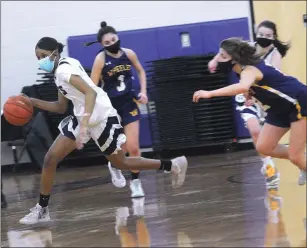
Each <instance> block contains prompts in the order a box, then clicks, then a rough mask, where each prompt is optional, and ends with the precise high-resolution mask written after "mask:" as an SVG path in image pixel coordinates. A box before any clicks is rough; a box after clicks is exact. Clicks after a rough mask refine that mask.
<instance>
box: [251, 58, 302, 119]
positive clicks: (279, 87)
mask: <svg viewBox="0 0 307 248" xmlns="http://www.w3.org/2000/svg"><path fill="white" fill-rule="evenodd" d="M254 67H256V68H257V69H258V70H260V71H261V72H262V74H263V79H262V80H260V81H257V82H255V83H254V84H253V85H252V87H251V88H250V91H251V94H252V95H253V96H254V97H255V98H256V99H257V100H259V101H260V102H261V103H262V104H263V105H264V108H265V110H267V109H270V111H272V112H274V113H289V112H291V111H292V110H293V108H294V107H295V108H296V109H297V110H298V112H300V109H301V107H303V106H300V104H302V103H303V105H305V99H307V86H306V85H304V84H302V83H301V82H299V81H298V80H297V79H296V78H294V77H291V76H287V75H285V74H283V73H282V72H281V71H279V70H278V69H276V68H274V67H273V66H271V65H269V64H266V63H265V62H264V61H261V62H260V63H258V64H256V65H254ZM304 107H305V106H304Z"/></svg>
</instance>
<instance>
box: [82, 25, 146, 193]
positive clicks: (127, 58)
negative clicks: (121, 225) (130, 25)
mask: <svg viewBox="0 0 307 248" xmlns="http://www.w3.org/2000/svg"><path fill="white" fill-rule="evenodd" d="M100 26H101V28H100V29H99V31H98V33H97V41H96V42H90V43H88V45H91V44H94V43H100V44H101V45H102V46H103V48H104V49H103V50H102V51H100V52H99V53H98V55H97V56H96V58H95V61H94V64H93V68H92V72H91V79H92V80H93V82H94V83H95V84H96V85H98V84H99V81H100V80H101V81H102V84H103V89H104V91H105V92H107V94H108V96H109V98H110V100H111V103H112V105H113V107H114V108H115V109H116V110H117V112H118V114H119V116H120V117H121V124H122V126H123V127H124V132H125V135H126V137H127V142H126V144H125V146H124V147H123V149H124V151H125V152H128V153H129V156H131V157H139V156H141V152H140V144H139V129H140V121H139V120H140V117H141V116H140V110H139V108H138V103H141V104H147V101H148V99H147V90H146V74H145V71H144V69H143V67H142V65H141V64H140V62H139V60H138V58H137V55H136V53H135V52H134V51H133V50H131V49H128V48H123V47H121V44H120V39H119V37H118V35H117V32H116V30H115V29H114V28H113V27H111V26H107V23H106V22H101V24H100ZM132 67H134V68H135V69H136V71H137V74H138V77H139V81H140V88H141V90H140V93H139V94H136V93H135V91H134V89H133V81H134V78H133V76H132ZM108 167H109V170H110V173H111V175H112V182H113V184H114V185H115V186H116V187H119V188H121V187H125V185H126V180H125V177H124V176H123V175H122V173H121V171H120V170H117V169H116V168H114V167H113V166H112V164H111V163H109V164H108ZM131 179H132V180H131V182H130V189H131V197H143V196H144V195H145V194H144V191H143V188H142V184H141V181H140V179H139V171H131Z"/></svg>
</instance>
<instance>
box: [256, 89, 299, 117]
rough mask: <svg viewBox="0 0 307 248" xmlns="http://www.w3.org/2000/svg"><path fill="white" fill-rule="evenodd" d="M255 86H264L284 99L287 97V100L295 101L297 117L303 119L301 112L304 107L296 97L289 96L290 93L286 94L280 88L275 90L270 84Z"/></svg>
mask: <svg viewBox="0 0 307 248" xmlns="http://www.w3.org/2000/svg"><path fill="white" fill-rule="evenodd" d="M253 86H255V87H259V88H262V89H265V90H267V91H270V92H272V93H273V94H275V95H278V96H280V97H281V98H283V99H285V100H287V101H289V102H291V103H293V104H294V105H295V107H296V109H297V118H298V119H301V118H302V114H301V109H302V108H301V105H300V104H299V102H298V101H297V100H296V99H294V98H292V97H290V96H288V95H286V94H284V93H282V92H280V91H279V90H275V89H273V88H272V87H269V86H267V85H263V86H260V85H258V84H253Z"/></svg>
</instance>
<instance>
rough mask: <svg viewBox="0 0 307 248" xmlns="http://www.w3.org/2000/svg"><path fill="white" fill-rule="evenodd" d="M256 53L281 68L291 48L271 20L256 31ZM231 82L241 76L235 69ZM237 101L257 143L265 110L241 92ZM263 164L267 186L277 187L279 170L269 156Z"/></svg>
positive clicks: (302, 176) (301, 179)
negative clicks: (280, 36)
mask: <svg viewBox="0 0 307 248" xmlns="http://www.w3.org/2000/svg"><path fill="white" fill-rule="evenodd" d="M255 47H256V53H257V54H261V55H262V57H261V58H262V59H263V60H265V62H266V63H268V64H270V65H272V66H274V67H275V68H276V69H281V63H282V58H283V57H284V56H285V55H286V53H287V51H288V50H289V48H290V45H289V44H287V43H284V42H281V41H280V40H279V39H278V34H277V27H276V24H275V23H273V22H271V21H263V22H261V23H260V24H259V25H258V28H257V33H256V42H255ZM217 59H218V55H217V56H216V57H215V58H214V59H212V60H211V61H210V62H209V64H208V68H209V70H210V72H211V73H213V72H215V70H216V69H217V65H218V61H217ZM230 73H231V75H230V78H231V82H233V83H237V82H238V80H239V78H238V76H237V74H236V73H235V72H234V71H231V72H230ZM235 100H236V103H237V108H236V109H237V110H238V111H240V114H241V117H242V119H243V120H244V122H245V126H246V127H247V128H248V130H249V132H250V134H251V137H252V139H253V143H254V144H255V145H256V143H257V139H258V137H259V134H260V130H261V123H263V121H264V117H265V112H264V111H263V110H262V109H261V107H260V105H259V104H258V103H256V102H254V101H253V100H249V101H247V102H246V99H245V97H244V95H243V94H239V95H237V96H236V97H235ZM260 156H261V158H262V161H263V166H262V168H261V173H262V174H263V175H264V176H265V178H266V186H267V188H268V189H271V188H277V187H278V184H279V180H280V176H279V172H278V170H277V168H276V166H275V164H274V162H273V160H272V158H271V157H269V156H263V155H261V154H260ZM305 175H306V173H305V172H304V171H302V170H301V171H300V175H299V180H298V184H299V185H304V184H305V183H306V177H305Z"/></svg>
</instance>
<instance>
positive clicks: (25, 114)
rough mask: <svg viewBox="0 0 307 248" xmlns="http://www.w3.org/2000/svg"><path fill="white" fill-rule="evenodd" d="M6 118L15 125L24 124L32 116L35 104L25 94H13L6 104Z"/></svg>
mask: <svg viewBox="0 0 307 248" xmlns="http://www.w3.org/2000/svg"><path fill="white" fill-rule="evenodd" d="M3 110H4V111H3V112H4V118H5V119H6V120H7V121H8V122H9V123H10V124H12V125H14V126H23V125H25V124H27V123H28V122H29V121H30V119H31V118H32V114H33V106H32V103H31V101H30V100H29V99H28V98H27V97H24V96H12V97H10V98H9V99H8V100H7V101H6V102H5V104H4V109H3Z"/></svg>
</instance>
